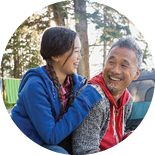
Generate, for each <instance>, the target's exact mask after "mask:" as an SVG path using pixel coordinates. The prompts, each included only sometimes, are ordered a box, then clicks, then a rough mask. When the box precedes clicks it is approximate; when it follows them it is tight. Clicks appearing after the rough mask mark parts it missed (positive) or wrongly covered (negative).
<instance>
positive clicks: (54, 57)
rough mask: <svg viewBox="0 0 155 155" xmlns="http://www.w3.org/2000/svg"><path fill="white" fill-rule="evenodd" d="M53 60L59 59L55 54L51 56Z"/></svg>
mask: <svg viewBox="0 0 155 155" xmlns="http://www.w3.org/2000/svg"><path fill="white" fill-rule="evenodd" d="M51 58H52V60H53V61H59V60H58V57H57V56H51Z"/></svg>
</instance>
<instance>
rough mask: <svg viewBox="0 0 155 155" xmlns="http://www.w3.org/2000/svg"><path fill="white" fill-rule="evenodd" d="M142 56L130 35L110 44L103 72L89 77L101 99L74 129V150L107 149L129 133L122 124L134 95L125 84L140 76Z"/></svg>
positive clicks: (86, 151) (124, 121)
mask: <svg viewBox="0 0 155 155" xmlns="http://www.w3.org/2000/svg"><path fill="white" fill-rule="evenodd" d="M142 57H143V55H142V51H141V49H140V48H139V46H138V45H137V44H136V42H135V41H134V40H133V39H132V38H130V37H127V38H121V39H119V40H118V41H117V42H116V43H114V44H113V45H112V47H111V49H110V50H109V53H108V57H107V60H106V64H105V66H104V69H103V72H101V73H100V74H98V75H97V76H95V77H93V78H92V79H91V80H89V81H88V84H91V85H92V86H94V87H95V88H96V89H97V90H98V91H99V92H100V94H101V95H102V99H101V100H100V101H98V102H97V103H96V104H95V105H94V106H93V107H92V108H91V110H90V113H89V114H88V116H87V117H86V119H84V121H83V122H82V123H81V124H80V126H79V127H78V128H77V129H76V130H75V131H74V132H73V134H72V148H73V154H75V155H81V154H91V153H97V152H99V151H103V150H106V149H109V148H111V147H113V146H115V145H116V144H118V143H120V142H121V141H122V140H123V139H124V138H126V137H127V136H128V135H129V134H130V133H126V132H125V125H126V121H127V119H128V117H129V116H130V113H131V108H132V103H133V99H132V96H131V95H130V94H129V92H128V90H127V86H128V85H129V84H130V83H131V82H132V81H133V80H136V79H137V78H138V77H139V75H140V73H141V69H140V66H141V63H142ZM92 95H93V94H92Z"/></svg>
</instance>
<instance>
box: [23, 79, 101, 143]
mask: <svg viewBox="0 0 155 155" xmlns="http://www.w3.org/2000/svg"><path fill="white" fill-rule="evenodd" d="M29 82H30V83H29V85H27V86H26V88H25V92H23V96H22V100H23V102H24V104H25V107H26V110H27V113H28V115H29V117H30V119H31V121H32V123H33V125H34V126H35V128H36V129H37V131H38V133H39V135H40V136H41V137H42V139H43V140H44V141H45V142H46V143H47V144H51V145H55V144H58V143H59V142H61V141H62V140H63V139H64V138H66V137H67V136H68V135H69V134H70V133H71V132H72V131H73V130H75V129H76V128H77V127H78V126H79V124H80V123H81V122H82V120H83V119H84V118H85V117H86V116H87V115H88V113H89V111H90V108H91V107H92V106H93V105H94V104H95V103H96V102H97V101H98V100H100V99H101V95H100V94H99V93H98V92H97V91H96V89H94V88H93V87H91V86H86V87H85V88H84V89H83V90H82V93H81V94H80V95H79V96H78V97H77V98H76V99H75V100H74V102H73V104H72V106H71V107H70V108H69V109H68V112H67V113H65V114H64V115H63V117H62V118H61V119H60V120H59V121H58V122H56V123H55V118H54V117H53V115H52V112H51V104H50V103H49V96H48V95H47V93H46V88H45V86H44V85H43V84H42V82H41V81H39V80H35V81H34V79H33V78H32V79H30V81H29ZM92 93H93V94H94V95H91V94H92ZM55 104H58V103H55Z"/></svg>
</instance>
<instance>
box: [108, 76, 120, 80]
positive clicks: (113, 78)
mask: <svg viewBox="0 0 155 155" xmlns="http://www.w3.org/2000/svg"><path fill="white" fill-rule="evenodd" d="M110 79H111V80H115V81H120V79H118V78H115V77H110Z"/></svg>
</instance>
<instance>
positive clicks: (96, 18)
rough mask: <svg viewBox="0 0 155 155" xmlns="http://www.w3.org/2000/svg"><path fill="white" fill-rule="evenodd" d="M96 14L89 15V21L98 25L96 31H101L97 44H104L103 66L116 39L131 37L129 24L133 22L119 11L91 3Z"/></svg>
mask: <svg viewBox="0 0 155 155" xmlns="http://www.w3.org/2000/svg"><path fill="white" fill-rule="evenodd" d="M90 4H91V6H92V7H93V9H94V13H92V14H90V13H89V14H88V18H89V20H90V21H91V22H92V23H94V24H96V30H99V31H100V34H101V35H100V36H99V39H98V42H97V44H100V43H103V58H104V59H103V66H104V64H105V60H106V55H107V51H108V47H110V46H111V44H112V43H113V42H114V39H116V38H120V37H122V36H126V35H130V34H131V31H130V28H129V24H130V23H131V21H130V20H129V19H128V18H126V17H125V16H124V15H122V14H120V13H119V12H118V11H116V10H114V9H112V8H110V7H109V6H106V5H104V4H99V3H96V2H95V3H90Z"/></svg>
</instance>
